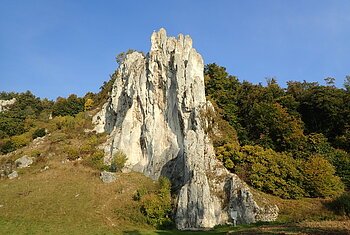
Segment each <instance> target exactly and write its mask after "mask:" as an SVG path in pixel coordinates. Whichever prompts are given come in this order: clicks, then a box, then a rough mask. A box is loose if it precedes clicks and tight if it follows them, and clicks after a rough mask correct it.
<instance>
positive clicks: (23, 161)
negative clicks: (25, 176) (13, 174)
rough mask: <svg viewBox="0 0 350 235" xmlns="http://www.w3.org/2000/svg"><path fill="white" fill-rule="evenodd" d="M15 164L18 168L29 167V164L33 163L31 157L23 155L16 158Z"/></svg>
mask: <svg viewBox="0 0 350 235" xmlns="http://www.w3.org/2000/svg"><path fill="white" fill-rule="evenodd" d="M15 163H16V166H17V167H18V168H26V167H29V166H30V165H32V164H33V158H32V157H28V156H27V155H24V156H22V157H20V158H18V159H17V160H16V161H15Z"/></svg>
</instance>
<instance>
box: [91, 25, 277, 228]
mask: <svg viewBox="0 0 350 235" xmlns="http://www.w3.org/2000/svg"><path fill="white" fill-rule="evenodd" d="M151 43H152V46H151V51H150V52H149V54H147V56H144V55H143V54H141V53H138V52H133V53H131V54H128V55H127V57H126V59H125V61H124V62H123V63H122V64H121V66H120V67H119V69H118V71H117V77H116V80H115V83H114V85H113V89H112V93H111V98H110V100H109V102H108V103H106V104H105V105H104V106H103V108H102V110H101V111H100V112H99V113H98V114H97V115H96V116H95V117H94V118H93V122H94V123H95V125H96V128H95V130H96V131H97V132H107V133H109V140H108V142H107V143H106V145H105V152H106V157H105V162H106V163H110V162H111V160H112V158H113V154H114V153H116V152H117V151H123V152H124V153H125V154H126V156H127V157H128V161H127V163H126V167H127V168H129V169H132V170H134V171H139V172H142V173H144V174H145V175H146V176H149V177H151V178H153V179H158V178H159V177H160V176H166V177H168V178H169V179H170V180H171V182H172V186H173V190H174V191H175V192H176V195H177V196H176V201H177V208H176V221H175V222H176V225H177V227H178V228H179V229H199V228H211V227H213V226H215V225H217V224H223V223H227V222H233V219H235V220H236V222H238V223H252V222H255V221H257V220H273V219H275V217H276V216H275V215H273V213H271V211H272V212H276V210H277V212H278V208H277V209H276V208H275V207H271V208H268V209H266V208H261V207H259V206H258V205H257V203H256V202H255V201H254V199H253V195H252V194H251V192H250V190H249V188H248V187H247V185H246V184H245V183H244V182H242V181H241V180H240V179H239V178H238V177H237V176H236V175H234V174H231V173H229V172H228V171H227V170H226V169H225V168H224V167H223V166H222V164H221V163H220V162H219V161H217V160H216V158H215V153H214V149H213V146H212V144H211V142H210V139H209V138H208V137H207V135H206V133H205V127H206V125H207V121H206V119H205V117H204V115H203V113H205V112H206V110H207V109H211V108H212V106H211V105H210V103H207V101H206V98H205V90H204V75H203V68H204V64H203V60H202V57H201V56H200V54H198V53H197V52H196V50H195V49H194V48H192V39H191V38H190V37H189V36H183V35H181V34H180V35H179V36H178V38H174V37H167V35H166V31H165V30H164V29H160V31H159V32H154V33H153V34H152V37H151ZM266 212H268V213H266Z"/></svg>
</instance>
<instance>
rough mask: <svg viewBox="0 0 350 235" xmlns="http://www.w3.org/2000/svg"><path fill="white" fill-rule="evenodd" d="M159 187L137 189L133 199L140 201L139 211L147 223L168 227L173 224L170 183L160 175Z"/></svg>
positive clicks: (160, 227) (157, 226)
mask: <svg viewBox="0 0 350 235" xmlns="http://www.w3.org/2000/svg"><path fill="white" fill-rule="evenodd" d="M158 184H159V186H158V187H159V188H158V190H157V191H155V192H148V191H147V190H145V189H141V190H138V191H137V193H136V195H135V196H134V200H138V201H140V202H141V208H140V210H141V213H142V214H143V215H145V216H146V219H147V223H148V224H150V225H152V226H154V227H156V228H158V229H164V228H170V227H172V226H173V224H174V223H173V221H172V219H171V217H172V204H171V193H170V190H171V184H170V181H169V179H167V178H165V177H161V178H160V179H159V181H158Z"/></svg>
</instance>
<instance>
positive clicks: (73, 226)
mask: <svg viewBox="0 0 350 235" xmlns="http://www.w3.org/2000/svg"><path fill="white" fill-rule="evenodd" d="M68 133H69V132H68ZM58 134H59V132H58V131H55V132H53V133H52V135H51V136H50V137H47V138H45V140H44V141H43V142H41V143H40V142H39V143H33V144H31V145H30V146H28V147H25V148H23V149H21V150H20V151H17V153H15V154H14V155H12V156H11V155H10V156H7V157H6V158H11V159H13V160H14V159H16V158H18V157H20V156H22V155H24V154H28V155H30V154H31V153H33V151H34V152H35V151H39V152H40V153H42V155H43V156H44V157H40V158H37V161H36V163H35V164H33V165H32V166H31V167H30V168H27V169H22V170H19V174H20V178H18V179H14V180H8V179H5V180H0V205H2V206H0V234H193V233H194V232H181V231H155V230H154V228H152V227H150V226H148V225H147V224H146V221H145V218H144V216H143V215H142V214H141V213H140V211H139V204H138V202H136V201H134V200H133V199H132V197H133V195H134V194H135V192H136V190H137V189H139V188H141V187H145V188H149V189H152V188H154V187H155V183H154V182H153V181H151V180H150V179H148V178H146V177H145V176H143V175H141V174H138V173H129V174H120V175H119V177H118V180H117V181H116V182H114V183H111V184H103V183H102V182H101V181H100V180H99V178H98V174H99V172H98V171H96V170H93V169H91V168H89V167H86V166H85V165H83V164H82V162H81V161H70V162H64V163H63V162H62V161H63V160H65V159H66V157H67V155H65V154H64V151H63V146H66V145H67V144H68V145H71V146H76V145H79V144H80V145H83V144H84V140H85V139H86V137H84V135H82V136H80V134H77V135H72V136H73V137H72V138H70V137H69V135H68V136H64V138H59V139H63V140H59V141H57V139H58V138H57V136H58ZM61 137H62V136H61ZM53 140H55V141H53ZM4 159H5V157H1V156H0V162H1V161H3V160H4ZM45 166H49V169H48V170H45V171H42V169H43V168H44V167H45ZM255 195H256V199H257V200H258V201H260V202H261V201H263V198H264V200H267V201H268V202H270V203H275V204H277V205H278V206H279V208H280V209H281V213H280V217H279V219H278V221H277V223H273V224H256V225H249V226H239V227H237V228H232V227H228V226H224V227H219V228H216V229H215V230H213V231H207V232H195V233H196V234H204V233H212V234H226V233H228V232H229V233H230V232H233V233H237V234H281V233H285V234H329V233H337V234H350V224H349V220H344V221H340V219H341V218H339V217H336V216H335V215H334V214H333V213H331V212H330V211H328V210H327V209H326V207H325V206H324V202H325V200H319V199H302V200H282V199H279V198H277V197H273V196H270V195H266V194H263V193H260V192H257V191H255ZM308 220H310V221H308ZM313 220H316V222H313ZM327 220H333V221H331V222H330V221H327ZM346 228H348V230H345V229H346Z"/></svg>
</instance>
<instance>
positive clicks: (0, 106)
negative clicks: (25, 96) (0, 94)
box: [0, 98, 16, 113]
mask: <svg viewBox="0 0 350 235" xmlns="http://www.w3.org/2000/svg"><path fill="white" fill-rule="evenodd" d="M14 103H16V98H13V99H10V100H0V113H1V112H3V111H6V110H8V109H9V106H11V105H13V104H14Z"/></svg>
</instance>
